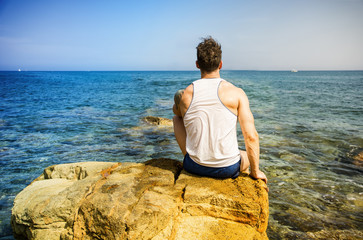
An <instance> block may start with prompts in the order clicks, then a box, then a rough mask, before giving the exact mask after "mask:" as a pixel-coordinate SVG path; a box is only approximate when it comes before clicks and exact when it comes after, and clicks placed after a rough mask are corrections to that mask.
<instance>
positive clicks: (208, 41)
mask: <svg viewBox="0 0 363 240" xmlns="http://www.w3.org/2000/svg"><path fill="white" fill-rule="evenodd" d="M221 61H222V49H221V45H220V44H219V43H218V42H217V41H215V40H214V39H213V38H212V37H210V36H209V37H207V38H204V39H203V42H201V43H199V45H198V46H197V66H198V68H199V69H200V70H201V71H202V72H206V73H210V72H213V71H215V70H217V69H219V68H220V66H221Z"/></svg>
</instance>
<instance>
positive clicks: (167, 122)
mask: <svg viewBox="0 0 363 240" xmlns="http://www.w3.org/2000/svg"><path fill="white" fill-rule="evenodd" d="M143 121H144V122H146V123H149V124H152V125H158V126H167V127H170V126H173V120H171V119H168V118H162V117H153V116H147V117H144V118H143Z"/></svg>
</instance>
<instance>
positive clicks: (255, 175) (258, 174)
mask: <svg viewBox="0 0 363 240" xmlns="http://www.w3.org/2000/svg"><path fill="white" fill-rule="evenodd" d="M250 176H251V177H252V178H254V179H261V180H262V181H264V182H265V183H266V191H267V192H268V187H267V177H266V175H265V174H264V173H263V172H262V171H260V170H258V171H257V172H251V173H250Z"/></svg>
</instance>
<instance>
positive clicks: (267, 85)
mask: <svg viewBox="0 0 363 240" xmlns="http://www.w3.org/2000/svg"><path fill="white" fill-rule="evenodd" d="M221 75H222V77H223V78H225V79H226V80H228V81H230V82H232V83H233V84H235V85H236V86H238V87H241V88H243V89H244V91H245V92H246V94H247V96H248V97H249V100H250V106H251V110H252V112H253V114H254V117H255V123H256V128H257V130H258V132H259V135H260V145H261V160H260V166H261V169H262V170H263V171H264V172H265V173H266V175H267V177H268V179H269V182H268V185H269V188H270V192H269V201H270V218H269V227H268V230H267V233H268V236H269V238H270V239H359V238H362V231H363V178H362V173H363V164H362V157H360V158H359V157H358V155H359V153H361V152H362V151H363V90H362V89H363V71H330V72H326V71H325V72H318V71H312V72H308V71H303V72H297V73H292V72H268V71H222V72H221ZM199 77H200V75H199V72H197V71H190V72H187V71H183V72H0V166H1V168H0V175H1V178H0V239H12V238H11V235H12V231H11V226H10V216H11V208H12V204H13V201H14V198H15V196H16V194H18V193H19V192H20V191H21V190H22V189H23V188H25V187H26V186H27V185H28V184H29V183H30V182H31V181H32V180H34V179H35V178H36V177H38V176H39V175H40V174H41V173H42V171H43V169H44V168H45V167H47V166H50V165H53V164H62V163H70V162H80V161H117V162H126V161H128V162H130V161H131V162H143V161H145V160H148V159H151V158H158V157H167V158H173V159H179V160H181V159H182V154H181V153H180V151H179V149H178V145H177V143H176V141H175V140H174V134H173V132H172V130H171V129H160V128H156V127H155V128H150V127H145V126H144V123H143V122H142V118H143V117H145V116H149V115H151V116H159V117H166V118H172V117H173V113H172V105H173V95H174V93H175V92H176V91H177V90H178V89H181V88H185V87H186V86H187V85H189V84H190V83H191V82H192V81H194V80H196V79H198V78H199ZM238 132H239V144H240V147H241V148H242V149H243V148H244V143H243V138H242V135H241V131H240V129H239V130H238Z"/></svg>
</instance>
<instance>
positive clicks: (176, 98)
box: [173, 89, 184, 117]
mask: <svg viewBox="0 0 363 240" xmlns="http://www.w3.org/2000/svg"><path fill="white" fill-rule="evenodd" d="M183 93H184V89H182V90H178V91H177V92H176V93H175V95H174V106H173V112H174V114H175V115H177V116H179V117H181V116H182V114H181V111H180V101H181V98H182V96H183Z"/></svg>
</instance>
